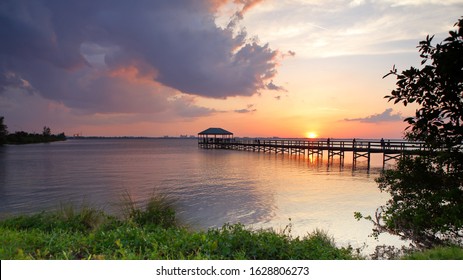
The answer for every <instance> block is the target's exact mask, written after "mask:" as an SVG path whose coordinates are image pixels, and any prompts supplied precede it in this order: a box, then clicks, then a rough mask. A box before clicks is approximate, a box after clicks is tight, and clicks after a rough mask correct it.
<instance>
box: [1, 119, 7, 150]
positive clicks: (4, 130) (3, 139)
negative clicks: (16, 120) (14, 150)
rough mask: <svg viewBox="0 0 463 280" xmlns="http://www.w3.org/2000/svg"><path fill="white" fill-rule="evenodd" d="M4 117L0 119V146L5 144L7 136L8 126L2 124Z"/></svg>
mask: <svg viewBox="0 0 463 280" xmlns="http://www.w3.org/2000/svg"><path fill="white" fill-rule="evenodd" d="M4 119H5V118H4V117H0V145H3V144H5V143H6V136H7V135H8V126H6V124H4V123H3V121H4Z"/></svg>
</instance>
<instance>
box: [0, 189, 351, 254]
mask: <svg viewBox="0 0 463 280" xmlns="http://www.w3.org/2000/svg"><path fill="white" fill-rule="evenodd" d="M172 205H173V204H172V201H171V200H169V199H168V198H165V197H159V196H154V197H153V198H152V199H150V200H149V201H148V202H147V203H146V205H145V206H144V207H142V208H140V207H137V206H136V204H135V203H134V202H133V201H132V199H131V197H130V196H129V195H127V197H126V198H125V201H124V203H123V207H122V210H123V211H122V215H121V217H116V216H110V215H107V214H106V213H104V212H103V211H99V210H95V209H92V208H90V207H81V209H79V210H76V209H74V208H73V207H65V206H62V207H61V208H60V209H59V210H58V211H56V212H42V213H38V214H34V215H30V216H25V215H22V216H17V217H12V218H8V219H5V220H3V221H1V222H0V259H3V260H5V259H137V260H141V259H167V260H168V259H227V260H228V259H251V260H253V259H328V260H329V259H353V258H355V256H354V254H353V253H352V249H350V248H338V247H336V246H335V244H334V241H333V240H332V239H331V238H330V237H329V236H328V235H327V234H326V233H324V232H321V231H316V232H314V233H312V234H309V235H307V236H305V237H303V238H292V237H290V236H289V235H288V234H286V233H285V232H284V231H283V232H280V233H278V232H275V231H273V230H271V229H268V230H264V229H261V230H251V229H248V228H246V227H245V226H243V225H241V224H233V225H230V224H227V225H224V226H223V227H222V228H218V229H210V230H208V231H194V230H191V229H189V228H187V227H185V226H181V225H179V223H178V222H177V220H176V219H175V211H174V208H173V206H172Z"/></svg>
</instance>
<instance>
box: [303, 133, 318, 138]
mask: <svg viewBox="0 0 463 280" xmlns="http://www.w3.org/2000/svg"><path fill="white" fill-rule="evenodd" d="M305 135H306V136H307V138H317V136H318V135H317V133H315V132H307V133H306V134H305Z"/></svg>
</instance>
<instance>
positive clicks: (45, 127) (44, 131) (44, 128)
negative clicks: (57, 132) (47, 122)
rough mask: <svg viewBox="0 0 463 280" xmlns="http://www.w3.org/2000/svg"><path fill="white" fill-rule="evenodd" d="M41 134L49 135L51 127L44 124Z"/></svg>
mask: <svg viewBox="0 0 463 280" xmlns="http://www.w3.org/2000/svg"><path fill="white" fill-rule="evenodd" d="M42 135H43V136H44V137H50V136H51V129H50V128H49V127H48V126H44V127H43V132H42Z"/></svg>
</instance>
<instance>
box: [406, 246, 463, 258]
mask: <svg viewBox="0 0 463 280" xmlns="http://www.w3.org/2000/svg"><path fill="white" fill-rule="evenodd" d="M403 259H405V260H463V248H461V247H457V246H448V247H436V248H433V249H429V250H425V251H422V252H415V253H411V254H409V255H407V256H405V257H404V258H403Z"/></svg>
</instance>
